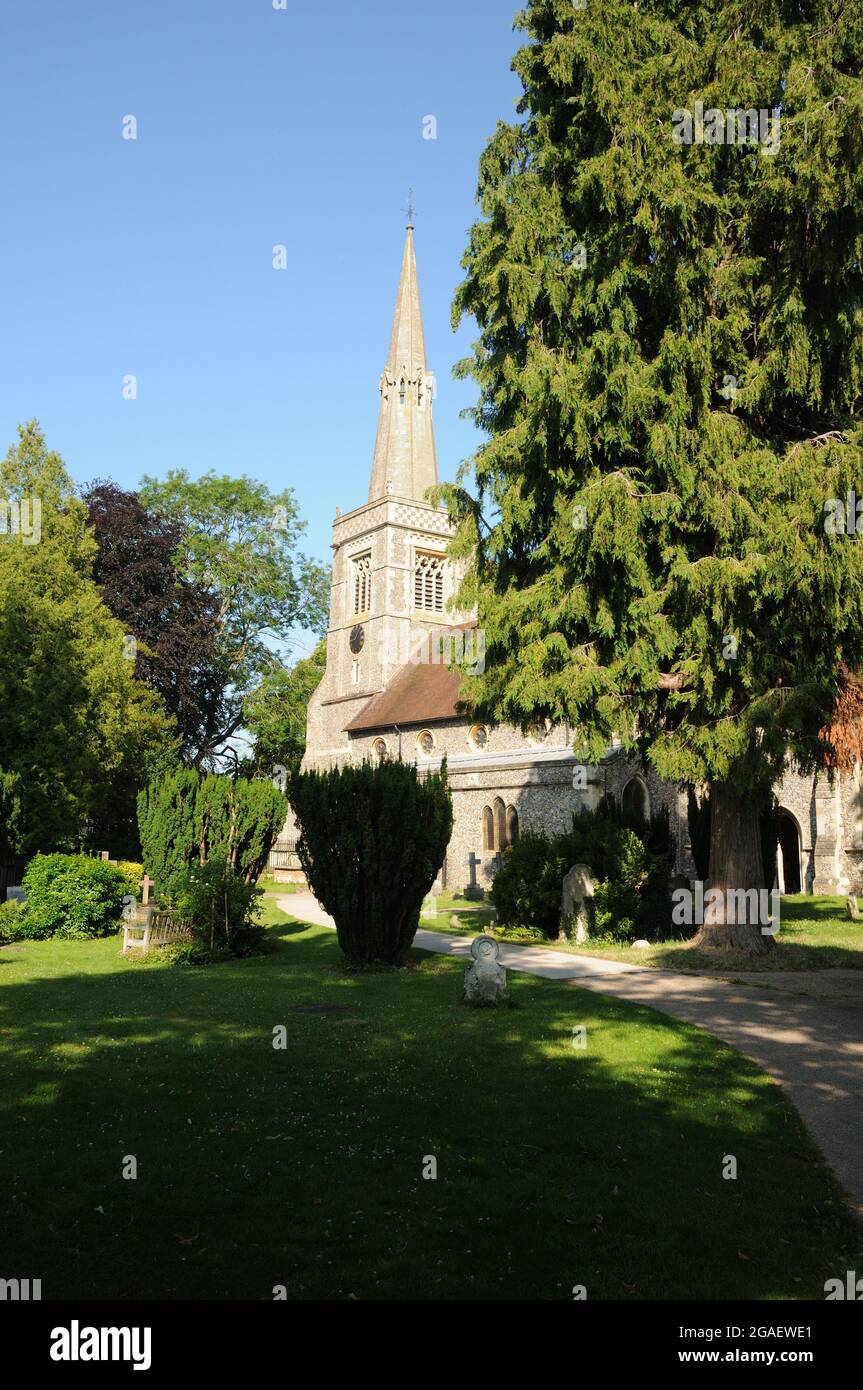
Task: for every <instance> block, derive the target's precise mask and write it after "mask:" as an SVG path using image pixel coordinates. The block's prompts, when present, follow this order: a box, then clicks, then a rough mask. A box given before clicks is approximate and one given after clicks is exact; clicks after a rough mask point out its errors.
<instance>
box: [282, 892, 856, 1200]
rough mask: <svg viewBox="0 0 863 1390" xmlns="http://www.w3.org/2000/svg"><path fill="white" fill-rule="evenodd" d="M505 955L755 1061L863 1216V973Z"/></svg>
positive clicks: (443, 948)
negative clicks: (711, 970) (725, 970)
mask: <svg viewBox="0 0 863 1390" xmlns="http://www.w3.org/2000/svg"><path fill="white" fill-rule="evenodd" d="M278 903H279V906H280V907H281V908H282V910H283V911H284V912H287V913H288V914H289V915H290V916H292V917H298V918H299V919H300V920H301V921H304V922H314V923H317V924H318V925H320V926H325V927H333V926H334V923H333V920H332V918H331V917H328V916H327V914H326V913H325V912H324V910H323V908H322V907H320V905H319V904H318V903H317V902H316V900H315V899H314V897H312V895H311V894H310V893H296V894H293V895H290V896H286V897H282V898H279V899H278ZM472 940H473V936H453V935H447V934H446V933H443V932H435V931H425V930H420V931H418V932H417V934H416V938H415V940H414V945H415V946H416V947H417V948H418V949H419V950H422V951H437V952H440V953H442V954H444V955H453V956H468V955H469V954H470V943H471V941H472ZM500 959H501V962H502V964H503V965H505V966H506V967H507V968H508V969H509V970H521V971H524V972H525V973H526V974H528V975H539V976H542V977H543V978H545V979H550V980H571V981H572V982H573V984H576V985H578V986H579V987H580V988H582V989H592V990H596V991H597V992H598V993H600V994H613V995H615V996H617V997H618V998H619V999H629V1000H631V1001H632V1002H633V1003H635V1004H647V1005H649V1007H650V1008H652V1009H658V1010H659V1011H660V1013H666V1014H670V1015H671V1016H672V1017H673V1018H680V1019H684V1020H685V1021H686V1022H687V1023H694V1024H696V1025H697V1026H698V1027H699V1028H704V1029H705V1030H706V1031H707V1032H708V1033H712V1034H713V1035H714V1036H715V1037H717V1038H721V1039H722V1040H723V1042H727V1043H730V1044H731V1046H732V1047H736V1048H737V1049H738V1051H740V1052H742V1053H744V1054H745V1055H746V1056H747V1057H751V1058H752V1060H753V1061H754V1062H757V1063H758V1065H759V1066H760V1067H763V1068H764V1070H765V1071H767V1072H769V1074H770V1075H771V1076H773V1077H775V1079H776V1080H777V1081H778V1082H779V1083H780V1084H781V1085H782V1086H783V1087H784V1088H785V1090H786V1092H787V1094H788V1095H789V1096H790V1098H791V1100H792V1101H793V1102H794V1104H795V1105H796V1106H797V1109H798V1110H799V1111H800V1114H801V1115H802V1116H803V1119H804V1120H805V1122H806V1124H807V1125H808V1127H809V1129H810V1131H811V1132H812V1134H813V1135H814V1137H815V1139H816V1140H817V1142H818V1143H819V1145H820V1146H821V1149H822V1151H823V1152H824V1154H825V1156H826V1158H827V1160H828V1162H829V1163H830V1164H831V1165H832V1167H833V1169H834V1171H835V1173H836V1174H837V1176H838V1178H839V1181H840V1182H841V1183H842V1185H843V1187H844V1188H845V1189H846V1191H847V1192H848V1193H849V1195H850V1197H851V1199H852V1203H853V1205H854V1206H855V1207H856V1209H857V1211H858V1213H859V1214H860V1215H861V1216H863V972H860V971H853V970H829V971H800V972H793V971H776V972H775V973H770V974H764V973H761V972H757V971H747V972H745V973H740V974H736V975H735V976H734V977H733V978H731V979H724V978H722V977H719V976H714V975H683V974H675V973H673V972H672V971H670V970H648V969H645V968H644V967H643V966H639V965H627V964H625V963H624V962H622V961H610V960H600V959H599V958H597V957H594V956H575V955H569V954H567V953H565V952H563V951H554V950H551V949H546V948H544V947H539V946H514V945H511V944H508V943H507V944H505V943H503V942H501V950H500Z"/></svg>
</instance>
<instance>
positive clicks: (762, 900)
mask: <svg viewBox="0 0 863 1390" xmlns="http://www.w3.org/2000/svg"><path fill="white" fill-rule="evenodd" d="M710 813H711V823H710V872H709V878H708V883H707V888H706V891H705V899H708V895H709V894H710V890H711V889H719V892H720V894H721V898H720V897H718V896H717V895H713V897H710V899H709V901H705V905H704V924H703V926H702V927H701V930H700V931H699V932H698V935H697V936H696V938H695V944H696V945H697V946H712V947H721V948H725V949H728V948H731V947H733V948H734V949H735V950H738V951H746V952H747V953H749V954H750V955H764V954H765V953H766V952H767V951H771V950H772V949H773V946H774V944H775V942H774V938H773V935H772V934H770V932H765V931H763V930H762V927H764V926H768V927H770V926H771V925H772V924H771V923H770V922H765V921H764V917H765V916H766V912H764V911H761V913H760V914H759V908H761V909H766V907H767V905H768V902H769V898H768V895H767V894H766V893H762V892H761V890H762V889H764V888H765V887H766V885H765V883H764V866H763V863H762V858H761V833H760V825H759V809H758V804H757V800H756V798H754V797H753V796H752V795H751V794H750V795H746V794H743V795H741V793H740V792H738V791H737V789H736V788H735V787H734V786H733V785H732V783H730V782H711V784H710ZM751 890H755V893H756V895H757V896H755V897H754V898H753V896H752V892H751ZM744 893H749V897H748V899H744V897H743V894H744ZM732 895H734V896H732ZM759 918H760V919H759ZM732 919H736V920H732Z"/></svg>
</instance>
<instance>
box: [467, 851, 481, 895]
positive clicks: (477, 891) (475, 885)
mask: <svg viewBox="0 0 863 1390" xmlns="http://www.w3.org/2000/svg"><path fill="white" fill-rule="evenodd" d="M481 863H482V860H481V859H478V858H477V856H476V855H475V854H474V852H473V850H471V852H470V854H469V855H468V857H467V865H468V868H469V869H470V883H469V884H468V885H467V887H466V888H465V890H464V895H465V897H466V898H473V899H474V900H477V899H479V898H481V897H482V896H483V892H482V889H481V888H480V886H479V882H478V880H477V876H476V871H477V869H478V868H479V866H480V864H481Z"/></svg>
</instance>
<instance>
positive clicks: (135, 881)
mask: <svg viewBox="0 0 863 1390" xmlns="http://www.w3.org/2000/svg"><path fill="white" fill-rule="evenodd" d="M117 868H118V869H119V871H120V873H121V874H122V875H123V882H124V883H125V885H126V892H127V893H131V894H132V897H133V898H140V896H141V879H142V878H143V877H144V865H143V864H136V863H135V862H134V860H132V859H121V860H120V862H119V864H118V865H117Z"/></svg>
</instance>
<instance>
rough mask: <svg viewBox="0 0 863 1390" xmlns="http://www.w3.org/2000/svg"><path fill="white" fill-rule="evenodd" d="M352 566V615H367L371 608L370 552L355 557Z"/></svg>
mask: <svg viewBox="0 0 863 1390" xmlns="http://www.w3.org/2000/svg"><path fill="white" fill-rule="evenodd" d="M353 565H354V613H368V611H369V609H370V608H371V606H372V556H371V551H367V552H366V554H365V555H357V556H356V557H355V559H354V562H353Z"/></svg>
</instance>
